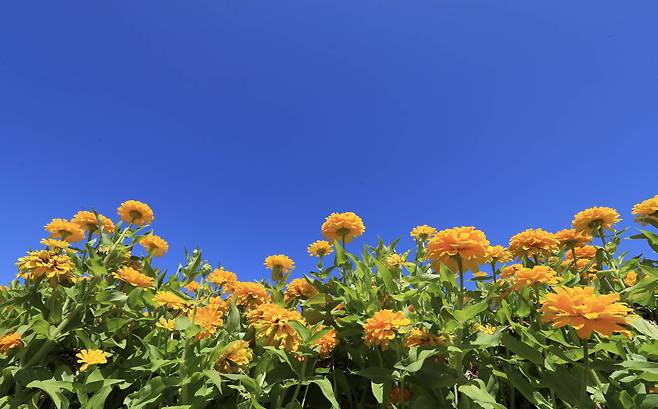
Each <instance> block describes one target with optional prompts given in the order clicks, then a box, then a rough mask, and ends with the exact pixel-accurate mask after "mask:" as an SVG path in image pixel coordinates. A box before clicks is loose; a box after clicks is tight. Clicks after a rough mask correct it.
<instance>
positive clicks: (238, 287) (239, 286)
mask: <svg viewBox="0 0 658 409" xmlns="http://www.w3.org/2000/svg"><path fill="white" fill-rule="evenodd" d="M233 297H234V299H235V304H236V305H237V306H239V307H245V308H246V309H248V310H251V309H253V308H256V307H257V306H259V305H261V304H264V303H265V302H267V301H268V300H269V298H270V296H269V295H268V294H267V289H266V288H265V287H263V285H262V284H259V283H252V282H243V281H238V282H237V283H235V284H234V285H233Z"/></svg>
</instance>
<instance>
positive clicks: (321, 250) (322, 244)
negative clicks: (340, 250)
mask: <svg viewBox="0 0 658 409" xmlns="http://www.w3.org/2000/svg"><path fill="white" fill-rule="evenodd" d="M306 251H308V254H309V255H311V256H314V257H324V256H326V255H327V254H331V253H332V252H333V251H334V248H333V246H332V245H331V243H329V242H328V241H325V240H317V241H314V242H313V243H311V244H309V245H308V247H307V248H306Z"/></svg>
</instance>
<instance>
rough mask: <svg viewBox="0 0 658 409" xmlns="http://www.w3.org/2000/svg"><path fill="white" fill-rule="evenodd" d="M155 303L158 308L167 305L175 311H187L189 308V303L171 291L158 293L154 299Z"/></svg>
mask: <svg viewBox="0 0 658 409" xmlns="http://www.w3.org/2000/svg"><path fill="white" fill-rule="evenodd" d="M153 302H154V303H155V304H156V305H157V306H158V307H162V306H163V305H166V306H167V307H169V308H171V309H174V310H186V309H187V307H188V302H187V301H185V300H184V299H183V298H181V297H179V296H178V295H176V294H174V293H172V292H171V291H158V292H157V293H155V296H154V297H153Z"/></svg>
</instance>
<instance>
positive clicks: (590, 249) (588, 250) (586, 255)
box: [562, 246, 596, 280]
mask: <svg viewBox="0 0 658 409" xmlns="http://www.w3.org/2000/svg"><path fill="white" fill-rule="evenodd" d="M573 253H576V262H575V264H574V263H573ZM595 257H596V247H594V246H583V247H576V248H575V249H573V250H572V251H567V252H566V253H565V258H566V261H563V262H562V267H563V268H565V269H566V268H568V267H570V266H571V267H573V266H575V270H576V271H577V272H581V273H583V274H584V275H585V278H586V279H588V280H591V279H592V278H594V276H595V275H596V266H595V265H594V264H592V265H591V266H590V267H589V268H588V269H587V271H582V270H583V269H585V267H587V265H588V264H590V262H591V261H592V260H593V259H594V258H595Z"/></svg>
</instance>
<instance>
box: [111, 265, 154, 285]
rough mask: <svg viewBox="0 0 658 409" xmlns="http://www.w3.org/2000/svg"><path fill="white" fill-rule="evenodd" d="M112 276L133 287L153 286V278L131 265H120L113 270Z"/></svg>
mask: <svg viewBox="0 0 658 409" xmlns="http://www.w3.org/2000/svg"><path fill="white" fill-rule="evenodd" d="M113 276H114V277H115V278H117V279H119V280H121V281H123V282H126V283H128V284H130V285H132V286H133V287H139V288H153V287H154V279H153V277H149V276H147V275H146V274H143V273H140V272H139V271H137V270H135V269H134V268H132V267H128V266H124V267H120V268H119V269H118V270H117V271H115V272H114V274H113Z"/></svg>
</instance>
